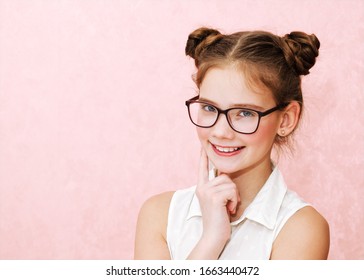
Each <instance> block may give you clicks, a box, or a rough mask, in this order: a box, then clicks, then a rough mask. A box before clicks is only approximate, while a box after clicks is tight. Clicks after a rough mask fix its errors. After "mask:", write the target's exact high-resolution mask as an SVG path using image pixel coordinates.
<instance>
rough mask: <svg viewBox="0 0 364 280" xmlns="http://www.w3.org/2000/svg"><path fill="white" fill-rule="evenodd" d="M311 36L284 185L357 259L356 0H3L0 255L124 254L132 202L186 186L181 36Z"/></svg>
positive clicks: (361, 46)
mask: <svg viewBox="0 0 364 280" xmlns="http://www.w3.org/2000/svg"><path fill="white" fill-rule="evenodd" d="M201 25H207V26H211V27H216V28H219V29H220V30H221V31H223V32H234V31H238V30H243V29H247V30H250V29H265V30H269V31H272V32H274V33H277V34H281V35H284V34H285V33H288V32H290V31H294V30H302V31H305V32H307V33H315V34H316V35H317V36H318V38H319V39H320V41H321V44H322V47H321V49H320V56H319V59H318V62H317V65H315V66H314V68H313V69H312V71H311V74H310V75H309V76H307V77H306V78H305V79H304V80H303V89H304V98H305V102H306V111H305V115H304V119H303V122H302V124H301V127H300V130H299V131H298V133H297V137H296V150H295V152H294V154H293V155H289V154H283V155H281V157H280V160H279V165H280V166H281V169H282V171H283V173H284V174H285V177H286V179H287V182H288V184H289V185H290V187H291V188H292V189H294V190H295V191H297V192H299V193H300V195H302V196H303V197H304V198H305V199H306V200H308V201H309V202H311V203H312V204H313V205H314V206H315V207H316V208H317V209H318V210H319V211H320V212H321V213H322V214H323V215H324V216H325V217H326V218H327V220H328V221H329V223H330V226H331V243H332V244H331V252H330V256H329V257H330V259H364V177H363V173H364V172H363V167H364V129H363V128H364V127H363V123H364V118H363V109H364V106H363V105H364V97H363V77H364V55H363V54H364V1H359V0H357V1H340V0H337V1H316V0H312V1H289V0H287V1H278V0H276V1H241V0H240V1H216V0H215V1H208V0H206V1H162V0H160V1H157V0H154V1H152V0H150V1H147V0H144V1H132V0H130V1H126V0H125V1H117V0H109V1H107V0H58V1H57V0H49V1H47V0H32V1H30V0H7V1H6V0H0V258H1V259H130V258H132V256H133V245H134V244H133V243H134V233H135V225H136V219H137V215H138V212H139V208H140V206H141V204H142V203H143V202H144V200H145V199H147V198H148V197H150V196H151V195H153V194H157V193H159V192H163V191H166V190H174V189H179V188H185V187H188V186H191V185H193V184H195V182H196V178H197V166H198V159H199V142H198V139H197V136H196V133H195V129H194V127H193V126H192V124H190V121H189V119H188V117H187V112H186V108H185V105H184V101H185V100H186V99H188V98H190V97H192V96H193V95H194V93H195V92H194V91H195V86H194V84H193V82H192V80H191V78H190V76H191V74H192V73H193V72H194V66H193V61H192V60H190V59H187V58H186V57H185V56H184V46H185V42H186V39H187V36H188V34H189V33H190V32H191V31H192V30H194V29H195V28H197V27H200V26H201Z"/></svg>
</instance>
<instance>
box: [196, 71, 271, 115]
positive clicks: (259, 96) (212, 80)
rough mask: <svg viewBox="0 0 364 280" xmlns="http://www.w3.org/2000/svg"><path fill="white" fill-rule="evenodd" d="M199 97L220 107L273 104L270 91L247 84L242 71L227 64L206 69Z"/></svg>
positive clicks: (266, 105)
mask: <svg viewBox="0 0 364 280" xmlns="http://www.w3.org/2000/svg"><path fill="white" fill-rule="evenodd" d="M200 98H203V99H207V100H211V101H213V102H214V103H216V104H218V105H220V106H222V107H231V106H233V105H236V104H250V105H255V106H259V107H261V108H266V107H270V106H275V101H274V98H273V95H272V93H271V92H270V91H269V90H267V89H266V88H258V87H255V88H254V89H253V88H251V87H249V86H247V83H246V79H245V76H244V73H243V71H241V70H239V69H238V68H237V67H235V66H232V65H229V66H225V67H214V68H211V69H209V70H208V71H207V73H206V75H205V77H204V79H203V81H202V83H201V85H200Z"/></svg>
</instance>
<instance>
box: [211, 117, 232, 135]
mask: <svg viewBox="0 0 364 280" xmlns="http://www.w3.org/2000/svg"><path fill="white" fill-rule="evenodd" d="M234 133H235V131H234V130H233V129H232V128H231V127H230V125H229V123H228V120H227V116H226V115H224V114H220V116H219V118H218V119H217V121H216V123H215V125H214V126H213V127H212V135H213V136H214V137H216V138H227V139H232V138H233V137H234Z"/></svg>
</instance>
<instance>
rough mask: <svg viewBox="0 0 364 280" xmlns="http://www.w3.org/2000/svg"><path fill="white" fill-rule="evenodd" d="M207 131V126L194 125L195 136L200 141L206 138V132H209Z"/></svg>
mask: <svg viewBox="0 0 364 280" xmlns="http://www.w3.org/2000/svg"><path fill="white" fill-rule="evenodd" d="M208 131H209V129H208V128H201V127H196V132H197V136H198V139H200V141H201V142H204V141H206V140H207V139H208V134H209V133H208Z"/></svg>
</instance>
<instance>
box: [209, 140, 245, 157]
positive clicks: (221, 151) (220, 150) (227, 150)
mask: <svg viewBox="0 0 364 280" xmlns="http://www.w3.org/2000/svg"><path fill="white" fill-rule="evenodd" d="M211 145H212V148H213V150H214V151H215V153H216V154H218V155H219V156H225V157H229V156H234V155H236V154H238V153H240V151H241V150H242V149H243V148H244V147H245V146H241V147H223V146H217V145H214V144H212V143H211Z"/></svg>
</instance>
